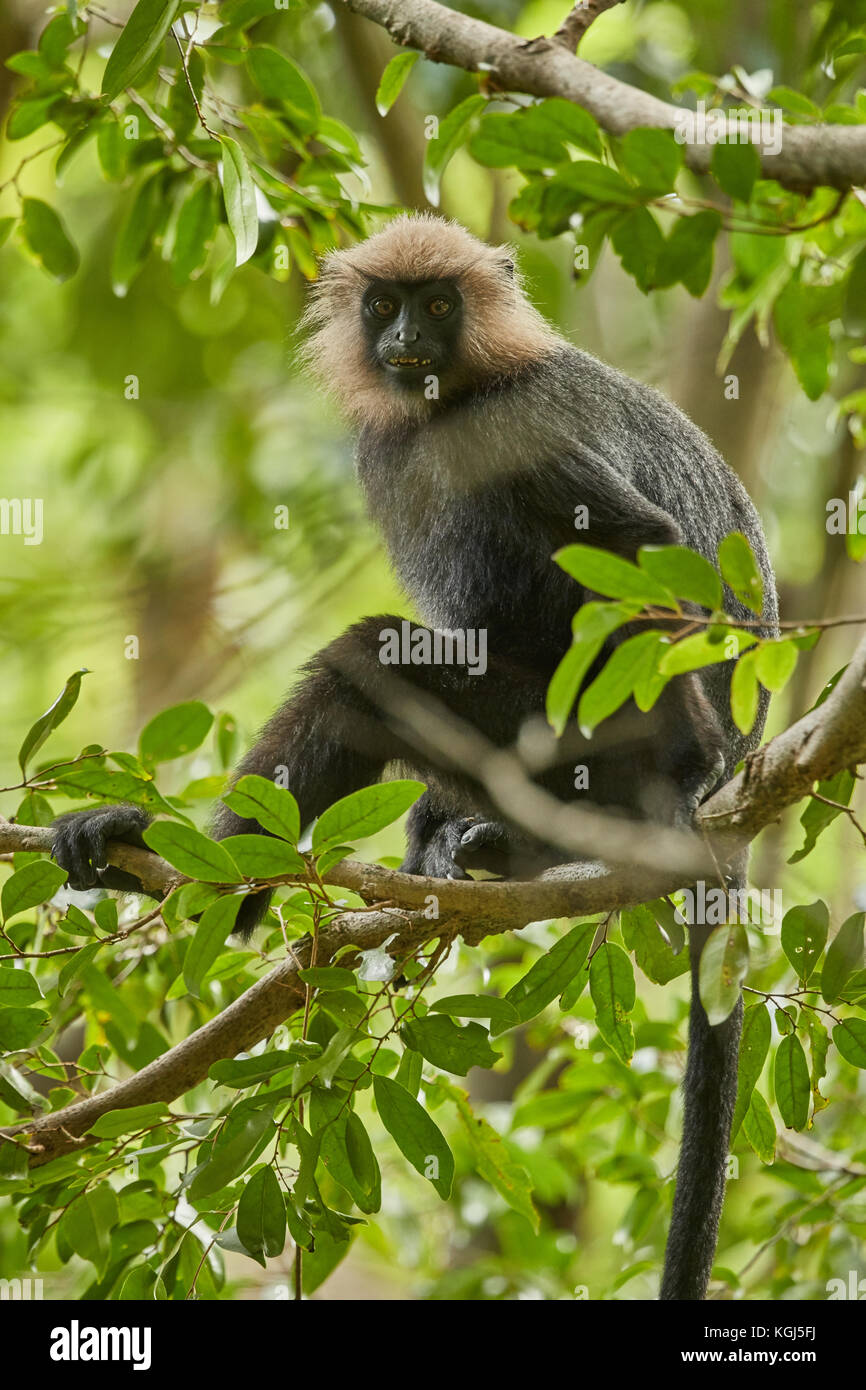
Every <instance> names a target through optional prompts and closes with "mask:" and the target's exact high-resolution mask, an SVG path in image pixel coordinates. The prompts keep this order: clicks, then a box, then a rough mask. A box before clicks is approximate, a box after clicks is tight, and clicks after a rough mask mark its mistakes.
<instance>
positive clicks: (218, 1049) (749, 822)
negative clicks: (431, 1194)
mask: <svg viewBox="0 0 866 1390" xmlns="http://www.w3.org/2000/svg"><path fill="white" fill-rule="evenodd" d="M862 762H866V640H864V641H863V642H861V644H860V646H859V647H858V648H857V651H856V652H855V653H854V656H853V658H852V660H851V663H850V665H849V667H848V669H847V671H846V672H845V674H844V676H843V677H842V679H841V680H840V681H839V684H838V685H837V687H836V689H835V690H834V691H833V692H832V694H831V695H830V696H829V698H828V699H827V700H826V701H825V702H824V704H823V705H821V706H820V707H819V708H818V709H816V710H812V711H811V712H810V713H809V714H807V715H805V716H804V717H803V718H802V719H800V720H798V722H797V723H796V724H793V725H792V726H791V728H789V729H786V730H785V731H784V732H783V733H781V734H779V735H778V736H777V737H776V738H774V739H773V740H772V741H771V742H770V743H768V744H766V745H765V747H763V748H762V749H760V750H758V752H756V753H754V754H752V756H751V757H750V758H749V760H748V764H747V766H746V768H745V769H744V771H743V772H741V773H739V774H738V776H737V777H735V778H733V779H732V780H731V781H730V782H728V783H727V784H726V785H725V786H724V787H722V788H721V789H720V790H719V791H718V792H716V793H715V794H714V795H713V796H712V797H711V798H710V800H709V801H707V802H706V803H705V804H704V805H703V806H702V807H701V809H700V811H699V812H698V817H697V821H698V828H699V829H700V830H701V831H702V832H703V833H704V834H705V836H706V837H707V839H708V840H709V842H710V844H711V846H712V848H713V850H714V852H715V853H716V855H717V856H718V857H719V858H720V859H726V858H728V857H729V856H730V855H731V854H733V853H734V852H735V851H736V850H737V849H738V848H740V847H742V846H743V845H745V844H747V843H748V842H749V841H750V840H751V839H753V838H754V836H755V835H756V834H757V833H758V831H759V830H761V829H762V827H763V826H765V825H767V824H769V823H770V822H771V821H774V820H776V819H778V817H779V815H780V814H781V813H782V811H783V810H784V809H785V808H786V807H787V806H790V805H792V804H793V803H794V802H796V801H799V800H800V799H801V798H802V797H803V796H805V795H807V794H808V792H809V790H810V788H811V787H812V786H813V784H814V782H815V781H816V780H818V779H821V778H826V777H829V776H831V775H832V774H833V773H835V772H838V771H840V770H841V769H842V768H845V767H854V766H856V765H857V764H859V763H862ZM50 839H51V832H50V831H49V830H45V829H41V828H38V827H33V826H18V825H11V824H10V823H9V822H8V821H2V820H0V852H4V851H9V850H15V849H21V850H23V849H28V850H43V851H44V850H46V849H48V848H49V847H50ZM108 857H109V860H110V862H111V863H112V864H115V865H117V866H118V867H120V868H125V869H128V870H130V871H132V872H134V873H136V874H137V875H138V876H139V877H140V878H141V879H142V880H144V881H145V882H146V883H147V885H148V886H149V887H151V888H154V889H162V890H163V891H164V890H165V888H166V887H167V886H168V885H169V884H170V883H172V882H177V881H178V875H177V873H176V871H175V870H174V869H172V868H171V867H170V866H169V865H167V864H166V863H165V862H164V861H163V860H161V859H159V858H158V857H157V856H156V855H153V854H150V853H149V852H147V851H145V850H136V849H132V848H131V847H130V846H128V845H119V844H114V845H111V846H110V847H109V856H108ZM328 881H329V882H330V883H332V884H334V885H335V886H336V887H341V888H347V889H352V890H353V891H354V892H356V893H358V895H359V896H360V897H361V898H363V899H364V901H365V902H368V903H372V904H376V903H384V902H388V903H395V904H397V906H396V907H393V908H383V909H381V910H380V911H372V912H347V913H344V914H342V915H341V916H340V917H337V918H336V919H335V920H334V921H333V922H331V923H330V924H329V925H328V926H327V927H326V928H324V929H323V930H322V932H321V934H320V937H319V950H318V954H317V959H318V960H319V962H320V963H324V962H325V961H326V960H328V959H330V958H331V957H332V956H333V955H334V953H335V952H336V951H337V950H338V949H339V948H340V947H341V946H345V945H350V946H356V947H358V948H361V949H369V948H371V947H374V946H380V945H381V944H382V942H383V941H385V940H387V939H388V937H390V936H392V935H395V934H396V940H395V941H394V942H393V943H392V945H391V946H390V947H389V950H390V951H391V953H392V954H394V955H395V956H397V957H399V956H401V955H405V954H408V953H409V952H410V951H412V950H413V949H415V948H417V947H418V946H420V945H423V944H424V943H425V942H426V941H429V940H430V939H432V938H433V937H436V936H447V935H451V934H458V933H459V934H462V935H463V937H464V938H465V939H466V940H467V941H468V942H470V944H476V943H477V942H478V941H479V940H481V939H482V938H483V937H484V936H488V935H492V934H494V933H497V932H499V933H501V932H506V931H513V930H518V929H519V928H520V927H523V926H526V925H527V923H529V922H533V921H539V920H543V919H545V918H548V917H559V916H579V915H586V914H590V913H594V912H600V911H611V910H613V909H616V908H621V907H627V906H629V905H631V904H633V903H636V902H645V901H647V900H648V899H651V898H654V897H657V896H659V895H660V894H662V893H667V892H672V891H674V890H675V889H676V888H678V887H681V886H682V879H681V878H678V877H677V876H676V875H675V874H673V873H671V872H670V870H665V869H659V870H658V871H657V872H656V873H654V874H653V873H648V872H647V871H646V870H645V869H636V868H634V867H633V866H631V867H622V868H618V869H616V870H605V869H602V868H600V867H598V866H593V865H583V866H581V865H561V866H559V868H557V869H554V870H550V871H549V872H548V873H547V874H545V875H543V876H542V878H540V879H537V880H535V881H533V882H526V883H524V882H513V883H510V882H489V883H475V882H472V881H471V880H467V881H463V880H461V881H455V880H450V879H447V880H446V879H430V878H420V877H416V876H414V875H410V874H401V873H397V872H393V871H391V870H389V869H384V868H382V867H381V866H379V865H376V864H359V863H355V862H354V861H352V860H344V861H343V862H342V863H341V864H337V865H335V867H334V868H333V869H331V870H330V871H329V873H328ZM431 895H434V896H435V898H436V900H437V904H438V912H439V915H438V918H436V919H434V920H430V919H429V918H428V917H427V916H425V914H424V908H425V907H428V906H429V902H430V896H431ZM295 956H296V959H288V960H285V961H283V962H282V963H281V964H280V965H278V966H277V967H276V968H275V969H274V970H272V971H271V973H270V974H269V975H268V976H267V977H266V978H265V979H263V980H260V981H259V982H258V983H257V984H255V985H253V986H252V987H251V988H250V989H248V990H247V991H246V993H245V994H243V995H241V997H240V998H239V999H236V1000H235V1001H234V1003H233V1004H230V1005H229V1007H228V1008H227V1009H226V1010H225V1011H224V1012H223V1013H221V1014H220V1015H219V1016H218V1017H217V1018H214V1019H212V1020H211V1021H210V1022H209V1023H206V1024H205V1025H204V1026H203V1027H202V1028H199V1029H198V1030H197V1031H196V1032H195V1033H193V1034H192V1035H191V1036H190V1037H189V1038H187V1039H185V1041H184V1042H182V1043H179V1044H178V1046H177V1047H173V1048H171V1049H170V1050H169V1051H168V1052H166V1053H164V1054H163V1055H162V1056H161V1057H158V1058H157V1060H156V1061H155V1062H151V1063H150V1065H149V1066H147V1067H145V1068H144V1069H143V1070H142V1071H140V1072H139V1073H138V1074H137V1075H136V1076H133V1077H130V1078H129V1079H128V1080H126V1081H122V1082H120V1083H119V1084H118V1085H116V1086H114V1087H113V1088H112V1089H111V1090H108V1091H103V1092H101V1093H100V1094H98V1095H95V1096H90V1097H88V1098H87V1099H86V1100H82V1101H78V1102H76V1103H75V1104H74V1105H71V1106H67V1107H66V1108H65V1109H63V1110H59V1111H57V1112H56V1113H54V1114H51V1115H43V1116H40V1117H39V1118H38V1119H35V1120H32V1121H28V1122H25V1123H24V1124H22V1125H18V1126H16V1127H15V1128H14V1129H9V1130H6V1131H5V1132H4V1133H5V1135H6V1136H7V1137H12V1136H15V1137H16V1139H17V1142H19V1143H22V1142H23V1143H25V1144H27V1146H28V1148H29V1149H30V1151H31V1161H32V1162H33V1163H34V1164H39V1163H45V1162H47V1161H48V1160H49V1159H50V1158H54V1157H56V1156H58V1155H59V1154H63V1153H68V1152H71V1151H73V1150H74V1149H76V1148H77V1147H78V1145H79V1143H80V1142H81V1141H80V1140H78V1139H77V1136H81V1135H83V1134H84V1133H85V1131H86V1130H87V1129H88V1128H89V1127H90V1126H91V1125H92V1124H93V1123H94V1122H95V1120H96V1119H97V1118H98V1117H99V1116H100V1115H103V1114H105V1113H106V1112H107V1111H109V1110H116V1109H123V1108H127V1107H129V1106H132V1105H140V1104H142V1103H143V1102H145V1101H153V1100H163V1101H172V1100H175V1099H177V1097H178V1096H181V1095H183V1094H184V1093H185V1092H186V1091H188V1090H190V1089H191V1088H192V1087H193V1086H195V1085H197V1084H198V1083H200V1082H201V1081H203V1080H204V1079H205V1077H206V1076H207V1074H208V1070H209V1068H210V1066H211V1065H212V1064H213V1063H214V1062H216V1061H219V1060H220V1059H222V1058H225V1057H233V1056H235V1055H236V1054H237V1053H238V1052H241V1051H243V1050H244V1049H247V1048H249V1047H251V1046H253V1044H254V1043H256V1042H259V1041H261V1040H262V1039H264V1038H267V1037H268V1036H269V1035H270V1034H271V1033H272V1032H273V1030H274V1029H275V1028H276V1027H277V1026H278V1025H279V1024H280V1023H282V1022H283V1021H284V1020H285V1019H286V1018H288V1017H289V1015H290V1014H292V1013H293V1012H294V1011H295V1010H296V1009H297V1008H298V1007H299V1006H300V1005H301V1003H302V1002H303V988H302V986H301V984H300V982H299V980H298V978H297V972H298V970H299V969H303V968H304V965H305V964H306V963H307V962H308V960H309V943H306V942H304V943H299V944H298V945H296V947H295ZM85 1142H87V1141H85Z"/></svg>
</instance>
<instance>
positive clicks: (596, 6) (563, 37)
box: [553, 0, 625, 53]
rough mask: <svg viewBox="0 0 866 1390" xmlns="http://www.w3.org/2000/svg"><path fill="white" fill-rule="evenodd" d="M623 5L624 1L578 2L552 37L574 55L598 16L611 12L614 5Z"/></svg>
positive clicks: (587, 0) (584, 0)
mask: <svg viewBox="0 0 866 1390" xmlns="http://www.w3.org/2000/svg"><path fill="white" fill-rule="evenodd" d="M624 4H625V0H579V3H578V4H577V5H575V7H574V9H573V10H572V11H571V13H570V14H567V15H566V17H565V19H564V20H563V21H562V23H561V25H560V26H559V28H558V29H557V31H556V33H555V34H554V36H553V37H554V39H555V40H556V41H557V43H561V44H562V45H563V46H564V47H565V48H567V49H568V50H569V51H570V52H571V53H575V52H577V47H578V44H579V43H580V41H581V39H582V38H583V36H584V34H585V33H586V31H587V29H588V28H589V27H590V25H591V24H594V23H595V21H596V20H597V19H598V17H599V15H600V14H604V12H605V10H612V9H613V7H614V5H624Z"/></svg>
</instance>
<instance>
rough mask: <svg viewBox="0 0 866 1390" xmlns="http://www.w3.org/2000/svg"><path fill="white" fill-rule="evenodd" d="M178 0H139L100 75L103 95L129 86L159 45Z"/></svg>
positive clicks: (176, 10) (168, 27)
mask: <svg viewBox="0 0 866 1390" xmlns="http://www.w3.org/2000/svg"><path fill="white" fill-rule="evenodd" d="M179 9H180V0H138V4H137V5H136V7H135V9H134V10H133V11H132V14H131V15H130V16H129V19H128V20H127V21H126V26H125V28H124V29H123V32H122V33H121V35H120V38H119V39H118V40H117V43H116V44H115V45H114V48H113V49H112V51H111V56H110V57H109V59H108V62H107V63H106V65H105V72H104V73H103V74H102V95H103V96H104V97H107V98H108V100H109V101H113V100H114V98H115V97H116V96H117V95H118V94H119V93H120V92H122V91H123V89H124V87H129V86H131V84H132V83H133V82H134V81H135V79H136V77H137V76H138V74H139V73H140V72H141V71H142V69H143V68H145V67H147V64H148V63H149V62H150V60H151V58H153V57H154V56H155V55H156V54H157V53H158V52H159V50H160V48H161V47H162V42H163V39H164V38H165V36H166V34H167V33H168V31H169V29H170V28H171V25H172V23H173V21H174V18H175V16H176V14H177V12H178V10H179Z"/></svg>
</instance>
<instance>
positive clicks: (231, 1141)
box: [189, 1109, 275, 1202]
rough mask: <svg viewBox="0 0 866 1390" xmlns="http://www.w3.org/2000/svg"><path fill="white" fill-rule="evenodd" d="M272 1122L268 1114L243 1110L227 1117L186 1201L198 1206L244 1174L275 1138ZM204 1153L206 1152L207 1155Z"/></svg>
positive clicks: (261, 1111) (192, 1184)
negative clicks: (198, 1203) (200, 1201)
mask: <svg viewBox="0 0 866 1390" xmlns="http://www.w3.org/2000/svg"><path fill="white" fill-rule="evenodd" d="M274 1133H275V1130H274V1122H273V1120H272V1119H271V1116H270V1114H269V1113H268V1111H267V1110H265V1109H261V1110H242V1111H240V1112H239V1113H235V1114H232V1115H229V1117H228V1119H227V1120H226V1122H225V1124H224V1125H223V1127H222V1129H221V1130H220V1132H219V1135H218V1136H217V1138H216V1140H215V1141H214V1143H213V1146H212V1148H211V1150H210V1153H209V1155H208V1156H207V1157H206V1158H205V1160H204V1165H203V1167H201V1168H200V1169H199V1171H198V1172H197V1173H196V1175H195V1177H194V1178H193V1180H192V1183H191V1185H190V1188H189V1199H190V1201H191V1202H198V1201H199V1200H200V1199H201V1198H202V1197H209V1196H210V1195H211V1193H212V1192H218V1191H219V1189H220V1188H221V1187H226V1186H227V1185H228V1184H229V1183H230V1182H234V1180H235V1178H237V1177H239V1176H240V1174H241V1173H243V1172H245V1171H246V1169H247V1168H249V1166H250V1165H251V1164H252V1163H254V1162H255V1160H256V1159H257V1158H258V1156H259V1154H260V1153H261V1151H262V1149H263V1148H264V1147H265V1146H266V1144H268V1143H269V1142H272V1141H273V1137H274ZM206 1152H207V1151H206Z"/></svg>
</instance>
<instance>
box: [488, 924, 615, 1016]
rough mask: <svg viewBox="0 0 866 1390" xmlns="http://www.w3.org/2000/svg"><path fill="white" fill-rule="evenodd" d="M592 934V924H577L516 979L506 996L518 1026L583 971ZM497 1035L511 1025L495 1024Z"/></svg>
mask: <svg viewBox="0 0 866 1390" xmlns="http://www.w3.org/2000/svg"><path fill="white" fill-rule="evenodd" d="M594 935H595V924H594V923H593V922H579V923H578V924H577V926H576V927H572V929H571V931H570V932H567V933H566V935H565V936H563V937H561V938H560V940H559V941H557V942H555V943H554V945H553V946H551V948H550V950H549V951H548V952H547V953H546V954H545V955H543V956H542V957H541V958H540V959H539V960H537V961H536V962H535V963H534V965H532V966H530V968H529V970H528V971H527V972H526V974H525V975H524V976H523V979H522V980H518V981H517V983H516V984H515V985H512V986H511V989H510V990H509V991H508V993H507V994H506V996H505V1002H506V1004H510V1005H511V1007H512V1009H513V1010H514V1011H515V1013H516V1015H517V1020H518V1021H519V1022H520V1023H526V1022H528V1020H529V1019H530V1018H535V1016H536V1015H537V1014H540V1013H541V1011H542V1009H545V1008H546V1007H547V1005H548V1004H550V1003H551V1002H552V1001H553V1000H554V999H555V998H556V997H557V995H558V994H562V992H563V990H564V989H566V987H567V986H568V985H569V984H570V983H571V981H572V980H573V979H574V977H575V976H576V975H577V974H578V972H579V971H580V970H582V968H583V965H584V962H585V961H586V957H587V955H588V954H589V948H590V946H591V944H592V938H593V936H594ZM495 1023H496V1027H495V1031H496V1032H502V1031H503V1029H505V1028H509V1027H511V1026H512V1025H511V1024H510V1023H507V1022H505V1021H501V1022H500V1021H498V1020H497V1021H495Z"/></svg>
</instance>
